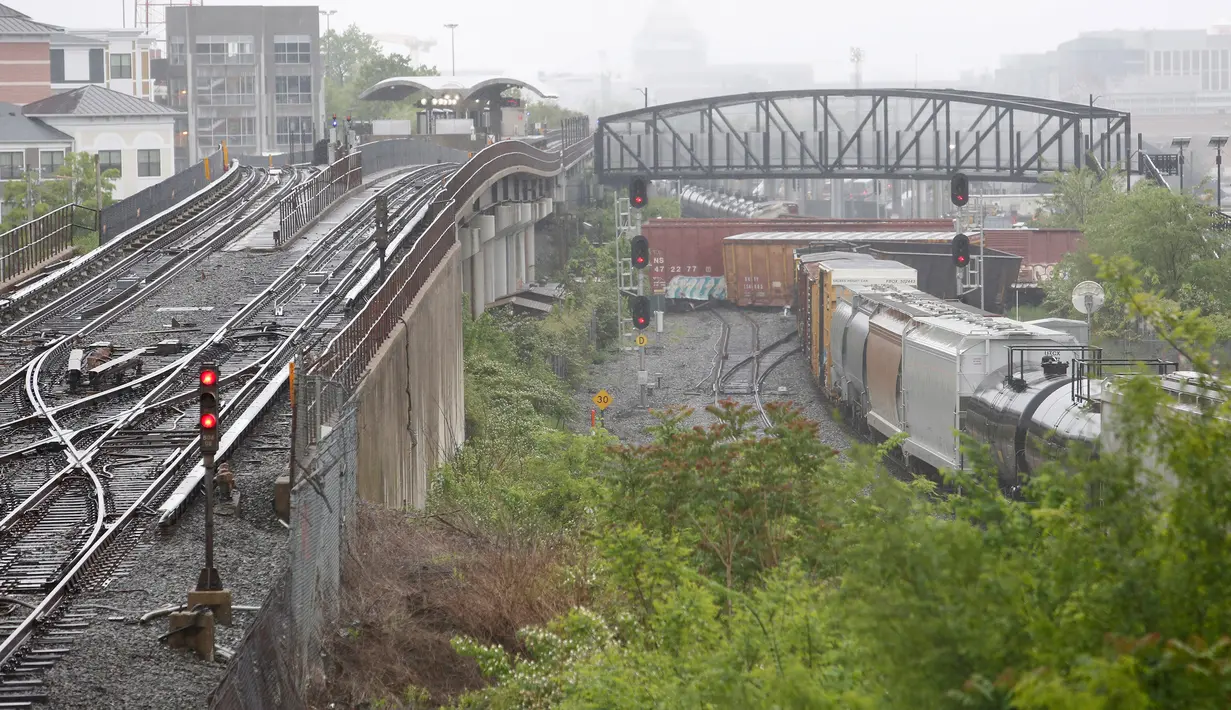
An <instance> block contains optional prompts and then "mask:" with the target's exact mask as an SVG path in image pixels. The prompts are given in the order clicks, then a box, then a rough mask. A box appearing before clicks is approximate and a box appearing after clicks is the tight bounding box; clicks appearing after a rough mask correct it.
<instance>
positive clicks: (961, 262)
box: [957, 256, 966, 264]
mask: <svg viewBox="0 0 1231 710" xmlns="http://www.w3.org/2000/svg"><path fill="white" fill-rule="evenodd" d="M957 263H959V264H965V263H966V257H964V256H959V257H958V258H957Z"/></svg>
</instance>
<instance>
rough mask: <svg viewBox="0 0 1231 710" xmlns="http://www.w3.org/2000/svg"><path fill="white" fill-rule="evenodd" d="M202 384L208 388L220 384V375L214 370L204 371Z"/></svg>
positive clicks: (202, 372)
mask: <svg viewBox="0 0 1231 710" xmlns="http://www.w3.org/2000/svg"><path fill="white" fill-rule="evenodd" d="M201 384H202V385H204V386H206V387H213V386H214V385H216V384H218V373H217V372H215V371H213V370H202V371H201Z"/></svg>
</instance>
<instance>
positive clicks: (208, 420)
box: [201, 414, 218, 429]
mask: <svg viewBox="0 0 1231 710" xmlns="http://www.w3.org/2000/svg"><path fill="white" fill-rule="evenodd" d="M216 426H218V417H215V416H214V415H213V414H202V415H201V428H202V429H213V428H214V427H216Z"/></svg>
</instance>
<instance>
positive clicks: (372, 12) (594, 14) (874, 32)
mask: <svg viewBox="0 0 1231 710" xmlns="http://www.w3.org/2000/svg"><path fill="white" fill-rule="evenodd" d="M0 1H3V2H4V4H7V5H9V6H11V7H14V8H16V9H17V10H19V11H21V12H24V13H26V14H28V15H30V16H31V17H32V18H33V19H35V20H39V21H42V22H47V23H50V24H54V25H60V26H63V27H67V28H70V29H71V28H82V29H84V28H98V27H118V26H121V24H122V23H121V7H123V8H124V9H125V12H126V14H127V17H128V25H129V26H132V24H133V20H132V13H133V1H134V0H0ZM137 1H138V2H139V3H143V2H144V0H137ZM674 1H675V3H676V6H677V7H678V8H680V9H681V10H683V11H685V12H688V13H689V14H690V15H691V16H693V17H695V18H696V19H695V22H696V27H697V29H698V30H700V31H701V32H703V33H704V34H705V35H706V37H707V39H708V41H709V59H710V62H711V63H719V64H725V63H808V64H811V65H812V66H813V68H814V71H815V73H816V78H817V80H818V81H823V82H845V81H848V80H849V77H850V75H851V65H850V62H849V56H848V55H849V51H850V47H853V46H858V47H861V48H862V49H863V51H864V56H865V59H864V69H863V75H864V81H865V82H867V83H878V84H884V83H896V84H900V85H909V84H910V83H911V82H912V81H913V79H914V75H915V62H916V56H917V57H918V71H919V78H920V79H923V80H928V79H937V80H939V79H956V78H957V77H958V76H959V75H960V74H961V73H962V72H965V71H980V70H988V69H993V68H995V67H996V66H998V65H999V59H1000V57H1001V56H1002V55H1005V54H1014V53H1027V52H1038V51H1045V50H1047V49H1052V48H1054V47H1055V46H1056V45H1057V44H1059V43H1061V42H1064V41H1066V40H1069V39H1073V38H1075V37H1076V36H1077V34H1078V33H1079V32H1082V31H1090V30H1111V29H1145V28H1153V29H1207V28H1209V27H1211V26H1213V25H1215V24H1220V23H1221V24H1231V0H1170V1H1167V0H1037V1H1035V2H1025V3H1018V2H1009V1H1008V0H985V1H984V2H969V1H966V0H955V1H953V2H945V1H944V0H873V2H866V1H862V0H845V1H840V2H836V1H835V0H819V1H818V0H768V1H762V2H749V1H748V0H674ZM205 2H206V3H207V4H208V5H252V4H265V5H308V4H310V3H306V2H303V0H298V1H295V0H265V2H263V3H258V2H240V1H235V0H231V1H223V0H205ZM317 4H318V5H319V7H320V8H321V9H326V10H328V9H336V10H337V11H338V12H337V14H336V15H333V16H332V18H330V23H331V26H332V28H333V29H335V30H337V29H339V28H344V27H345V26H346V25H349V24H350V23H352V22H355V23H358V24H359V25H360V27H362V28H363V29H364V30H365V31H368V32H373V33H381V32H383V33H394V34H406V35H411V36H415V37H419V38H423V39H436V40H437V42H438V44H437V46H436V47H435V48H434V49H432V50H430V51H429V52H426V53H424V55H423V59H424V60H425V61H426V62H427V63H428V64H436V65H437V66H438V67H439V68H440V69H441V72H442V73H448V71H449V31H448V30H446V29H444V28H443V27H442V25H443V24H444V23H446V22H456V23H458V24H459V25H460V26H459V27H458V29H457V39H456V42H457V45H456V48H457V67H458V73H459V74H462V73H466V72H467V70H471V69H473V70H475V71H504V72H507V73H510V74H513V75H515V76H519V77H524V78H527V79H530V78H534V77H536V76H537V75H538V73H539V72H540V71H546V72H593V71H598V70H599V69H600V68H606V69H608V70H610V71H612V72H613V74H616V75H620V74H624V75H630V74H631V60H630V47H631V45H632V40H633V37H634V36H635V35H636V34H637V33H638V32H639V31H640V29H641V27H642V26H643V25H644V24H645V22H646V20H647V19H648V17H649V16H650V14H651V13H654V14H660V13H661V12H662V10H661V8H663V7H664V5H665V3H664V1H663V0H625V1H623V2H619V3H611V4H608V3H603V2H598V1H597V0H534V1H532V2H522V3H517V2H509V1H508V0H500V1H496V0H470V2H466V3H460V2H450V1H449V0H444V1H443V2H441V1H440V0H437V1H436V2H429V1H425V0H414V1H412V2H407V1H406V0H345V1H339V0H322V1H321V2H319V3H317ZM869 7H873V8H875V13H874V14H870V13H867V12H860V11H859V10H860V9H863V8H869ZM691 8H695V9H692V10H690V9H691ZM767 8H773V12H774V14H772V15H771V14H767V13H766V12H765V10H766V9H767ZM949 8H964V9H965V12H964V13H963V16H961V17H956V16H954V15H951V14H950V13H949ZM324 27H325V20H324V18H323V17H322V18H321V29H322V31H323V30H324ZM596 27H598V28H602V30H601V32H600V33H599V34H597V35H596V34H595V32H594V31H593V29H592V28H596ZM241 29H242V28H239V27H237V28H235V31H236V33H237V34H239V33H240V32H241ZM501 45H503V46H505V47H507V48H508V50H507V51H501V50H499V49H497V47H498V46H501ZM604 53H605V59H604V57H603V54H604Z"/></svg>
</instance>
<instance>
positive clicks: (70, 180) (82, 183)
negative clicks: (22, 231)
mask: <svg viewBox="0 0 1231 710" xmlns="http://www.w3.org/2000/svg"><path fill="white" fill-rule="evenodd" d="M94 175H95V173H94V156H93V155H91V154H90V153H85V152H81V153H66V154H65V156H64V164H63V165H61V166H60V169H59V170H57V171H56V174H55V176H54V177H53V178H50V179H39V177H38V173H36V172H34V171H28V172H27V173H26V174H25V176H24V177H23V179H21V180H12V181H9V182H7V183H5V186H4V197H3V199H4V221H3V223H2V225H0V226H2V228H4V229H12V228H13V227H16V226H18V225H20V224H24V223H26V222H29V221H31V220H33V219H38V218H39V217H42V216H43V215H45V214H47V213H48V212H51V211H52V210H55V209H58V208H60V207H63V206H64V205H68V204H73V203H76V204H79V205H82V206H84V207H89V208H90V209H97V205H98V190H97V186H98V181H97V180H96V179H95V176H94ZM119 176H120V173H119V172H118V171H116V170H107V171H105V172H104V173H103V174H102V176H101V177H102V195H103V207H106V206H108V205H110V204H112V202H114V200H113V199H112V197H111V195H112V193H113V192H114V190H115V182H114V180H115V178H118V177H119ZM27 206H29V208H28V207H27Z"/></svg>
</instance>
